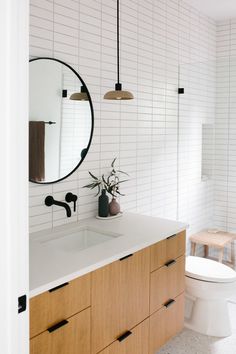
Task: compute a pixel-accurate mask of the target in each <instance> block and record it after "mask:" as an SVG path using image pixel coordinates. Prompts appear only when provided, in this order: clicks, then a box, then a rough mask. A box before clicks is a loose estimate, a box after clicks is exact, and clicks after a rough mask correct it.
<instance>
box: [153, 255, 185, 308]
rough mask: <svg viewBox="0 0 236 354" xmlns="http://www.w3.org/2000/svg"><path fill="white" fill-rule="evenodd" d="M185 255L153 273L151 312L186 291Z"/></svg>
mask: <svg viewBox="0 0 236 354" xmlns="http://www.w3.org/2000/svg"><path fill="white" fill-rule="evenodd" d="M184 271H185V256H181V257H179V258H177V259H174V260H172V261H171V262H169V263H167V265H165V266H163V267H161V268H159V269H157V270H155V271H154V272H152V273H151V282H150V312H151V313H153V312H154V311H156V310H158V309H159V308H161V307H162V306H163V305H164V304H165V303H167V302H168V301H169V300H170V299H174V298H175V297H176V296H178V295H179V294H181V293H182V292H184V288H185V276H184Z"/></svg>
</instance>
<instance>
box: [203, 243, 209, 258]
mask: <svg viewBox="0 0 236 354" xmlns="http://www.w3.org/2000/svg"><path fill="white" fill-rule="evenodd" d="M208 255H209V247H208V246H207V245H204V257H205V258H207V257H208Z"/></svg>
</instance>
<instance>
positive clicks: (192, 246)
mask: <svg viewBox="0 0 236 354" xmlns="http://www.w3.org/2000/svg"><path fill="white" fill-rule="evenodd" d="M195 255H196V243H195V242H191V256H195Z"/></svg>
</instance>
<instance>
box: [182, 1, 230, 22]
mask: <svg viewBox="0 0 236 354" xmlns="http://www.w3.org/2000/svg"><path fill="white" fill-rule="evenodd" d="M185 2H186V3H188V4H189V5H191V6H193V7H195V9H198V10H199V11H201V12H202V13H204V14H205V15H207V16H209V17H211V18H213V19H215V20H217V21H219V20H226V19H229V18H233V17H235V18H236V0H185Z"/></svg>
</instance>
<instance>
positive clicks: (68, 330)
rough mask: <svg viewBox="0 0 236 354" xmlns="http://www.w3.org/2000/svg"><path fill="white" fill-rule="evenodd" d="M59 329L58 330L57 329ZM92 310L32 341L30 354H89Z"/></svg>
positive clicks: (58, 325)
mask: <svg viewBox="0 0 236 354" xmlns="http://www.w3.org/2000/svg"><path fill="white" fill-rule="evenodd" d="M57 327H58V328H57ZM89 353H90V308H88V309H86V310H84V311H82V312H79V313H78V314H76V315H74V316H72V317H70V318H68V319H67V320H64V321H63V322H61V323H59V324H57V326H55V327H54V328H53V327H51V329H49V330H47V331H45V332H43V333H42V334H40V335H38V336H36V337H34V338H32V339H31V341H30V354H89Z"/></svg>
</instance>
